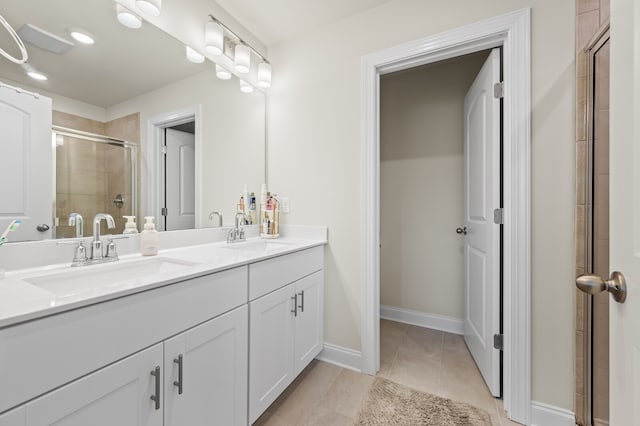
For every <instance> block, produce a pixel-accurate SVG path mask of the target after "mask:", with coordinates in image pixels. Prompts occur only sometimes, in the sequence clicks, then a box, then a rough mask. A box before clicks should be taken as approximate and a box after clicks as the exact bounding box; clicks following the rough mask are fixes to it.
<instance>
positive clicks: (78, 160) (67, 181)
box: [53, 111, 140, 238]
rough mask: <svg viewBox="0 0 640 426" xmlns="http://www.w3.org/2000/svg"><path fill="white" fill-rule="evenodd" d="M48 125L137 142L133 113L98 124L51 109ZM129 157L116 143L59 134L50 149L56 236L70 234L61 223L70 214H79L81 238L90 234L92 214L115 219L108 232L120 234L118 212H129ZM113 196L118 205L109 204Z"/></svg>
mask: <svg viewBox="0 0 640 426" xmlns="http://www.w3.org/2000/svg"><path fill="white" fill-rule="evenodd" d="M53 124H54V125H57V126H61V127H68V128H72V129H75V130H80V131H84V132H90V133H97V134H101V135H106V136H111V137H116V138H120V139H126V140H128V141H131V142H134V143H139V140H140V125H139V114H132V115H129V116H126V117H122V118H119V119H116V120H113V121H110V122H106V123H103V122H100V121H96V120H90V119H87V118H84V117H79V116H76V115H72V114H66V113H62V112H59V111H54V112H53ZM129 155H130V153H129V152H128V150H124V149H122V148H121V147H117V146H112V145H107V144H99V143H87V142H86V141H81V140H78V139H75V138H71V137H66V136H65V137H64V145H61V146H58V147H57V149H56V182H57V185H56V216H57V217H58V220H59V225H58V226H57V227H56V236H57V237H58V238H67V237H73V236H75V228H73V227H70V226H67V223H68V218H69V214H70V213H72V212H77V213H80V214H81V215H82V216H83V217H84V218H85V223H84V230H83V233H84V235H85V236H87V235H92V234H93V230H92V226H91V219H92V218H93V215H94V214H95V213H97V212H104V213H109V214H111V215H112V216H113V217H114V219H115V220H116V229H115V232H113V233H121V232H122V230H123V229H124V222H125V220H124V219H123V218H122V216H123V215H126V214H131V213H130V212H131V211H132V206H131V200H132V193H131V185H130V184H128V182H130V181H131V168H130V167H128V165H129V164H131V159H130V158H129ZM117 194H122V195H123V197H124V200H125V204H124V206H123V207H122V208H121V209H120V208H117V207H116V206H115V205H114V204H113V199H114V198H115V197H116V195H117ZM134 214H135V213H134Z"/></svg>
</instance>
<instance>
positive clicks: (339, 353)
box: [316, 343, 362, 372]
mask: <svg viewBox="0 0 640 426" xmlns="http://www.w3.org/2000/svg"><path fill="white" fill-rule="evenodd" d="M316 359H319V360H320V361H325V362H328V363H330V364H334V365H337V366H338V367H343V368H348V369H349V370H354V371H357V372H360V371H362V370H361V365H362V352H360V351H355V350H353V349H349V348H344V347H342V346H337V345H332V344H331V343H325V344H324V348H323V349H322V352H320V354H319V355H318V356H317V357H316Z"/></svg>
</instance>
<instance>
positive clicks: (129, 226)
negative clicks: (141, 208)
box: [122, 216, 138, 234]
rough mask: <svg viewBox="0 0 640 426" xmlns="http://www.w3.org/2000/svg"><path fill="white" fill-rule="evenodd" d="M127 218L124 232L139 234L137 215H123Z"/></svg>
mask: <svg viewBox="0 0 640 426" xmlns="http://www.w3.org/2000/svg"><path fill="white" fill-rule="evenodd" d="M122 217H123V218H125V219H127V223H125V224H124V231H123V232H122V233H123V234H137V233H138V228H136V222H135V220H136V217H135V216H122Z"/></svg>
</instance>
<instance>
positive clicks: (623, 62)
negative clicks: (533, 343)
mask: <svg viewBox="0 0 640 426" xmlns="http://www.w3.org/2000/svg"><path fill="white" fill-rule="evenodd" d="M610 87H611V99H610V120H611V124H610V129H611V130H610V167H609V170H610V175H609V178H610V183H609V185H610V201H609V202H610V205H609V206H610V267H611V271H620V272H622V273H623V274H624V275H625V277H626V281H627V290H628V294H627V300H626V301H625V303H624V304H620V303H616V302H615V301H613V299H611V300H610V305H609V309H610V311H609V312H610V316H609V321H610V322H609V333H610V334H609V336H610V337H609V339H610V340H609V353H610V378H609V383H610V396H609V401H610V422H611V425H612V426H623V425H640V403H638V401H640V173H639V172H638V170H639V165H640V125H639V123H640V3H638V1H637V0H615V1H612V2H611V78H610ZM602 278H607V277H602Z"/></svg>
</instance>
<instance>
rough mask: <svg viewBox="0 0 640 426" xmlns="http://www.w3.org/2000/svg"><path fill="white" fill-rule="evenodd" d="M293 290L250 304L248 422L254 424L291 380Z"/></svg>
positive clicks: (288, 289)
mask: <svg viewBox="0 0 640 426" xmlns="http://www.w3.org/2000/svg"><path fill="white" fill-rule="evenodd" d="M294 294H295V287H294V285H293V284H290V285H288V286H286V287H283V288H281V289H279V290H276V291H274V292H272V293H269V294H267V295H265V296H263V297H261V298H259V299H256V300H254V301H253V302H251V303H250V304H249V317H250V319H249V421H250V423H253V422H254V421H255V420H256V419H257V418H258V417H260V415H261V414H262V413H263V412H264V411H265V410H266V409H267V407H269V405H271V403H272V402H273V401H275V399H276V398H277V397H278V395H280V394H281V393H282V391H284V390H285V388H286V387H287V386H289V384H290V383H291V382H292V381H293V377H294V370H293V323H294V314H293V312H292V311H293V307H294V304H293V302H294V300H293V297H294Z"/></svg>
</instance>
